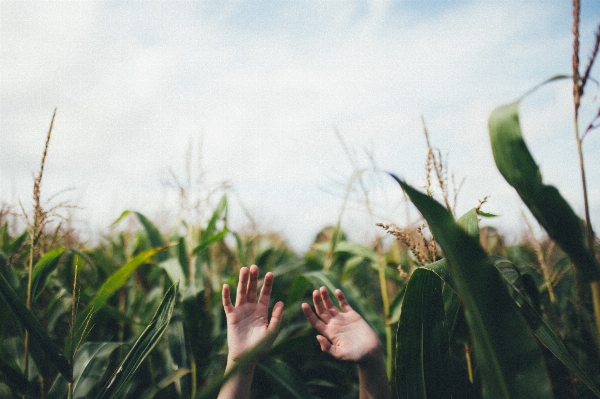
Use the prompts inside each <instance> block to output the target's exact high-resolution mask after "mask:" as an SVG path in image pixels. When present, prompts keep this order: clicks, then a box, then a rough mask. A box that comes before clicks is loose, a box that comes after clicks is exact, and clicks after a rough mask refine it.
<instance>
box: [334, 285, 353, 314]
mask: <svg viewBox="0 0 600 399" xmlns="http://www.w3.org/2000/svg"><path fill="white" fill-rule="evenodd" d="M335 297H336V298H337V300H338V302H339V303H340V308H342V310H343V311H344V312H349V311H351V310H352V306H350V304H349V303H348V300H347V299H346V296H345V295H344V293H343V292H342V290H339V289H338V290H335Z"/></svg>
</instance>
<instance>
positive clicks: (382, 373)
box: [358, 350, 391, 399]
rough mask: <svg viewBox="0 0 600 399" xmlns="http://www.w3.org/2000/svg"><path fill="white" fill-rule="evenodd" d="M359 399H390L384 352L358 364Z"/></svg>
mask: <svg viewBox="0 0 600 399" xmlns="http://www.w3.org/2000/svg"><path fill="white" fill-rule="evenodd" d="M358 382H359V384H360V388H359V392H360V394H359V399H390V398H391V392H390V384H389V382H388V378H387V371H386V368H385V361H384V358H383V351H381V350H380V351H377V353H374V354H372V355H371V356H369V359H368V360H365V361H364V362H362V363H359V364H358Z"/></svg>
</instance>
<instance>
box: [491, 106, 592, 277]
mask: <svg viewBox="0 0 600 399" xmlns="http://www.w3.org/2000/svg"><path fill="white" fill-rule="evenodd" d="M519 103H520V100H519V101H515V102H513V103H511V104H507V105H504V106H501V107H498V108H496V109H495V110H494V111H493V112H492V114H491V115H490V118H489V122H488V124H489V131H490V140H491V143H492V152H493V154H494V160H495V162H496V166H497V167H498V170H499V171H500V173H501V174H502V176H504V178H505V179H506V181H507V182H508V184H510V185H511V186H513V187H514V188H515V190H516V191H517V193H518V194H519V196H520V197H521V199H522V200H523V202H524V203H525V205H527V207H528V208H529V210H530V211H531V213H532V214H533V216H534V217H535V218H536V219H537V221H538V222H539V223H540V225H542V226H543V227H544V229H545V230H546V232H547V233H548V235H549V236H550V237H551V238H552V239H553V240H554V241H556V243H557V244H558V245H560V247H561V248H562V249H563V251H565V252H566V253H567V254H568V255H569V257H570V258H571V260H572V261H573V263H575V266H577V268H579V270H580V271H581V273H582V274H583V276H584V278H585V279H586V280H587V281H598V280H600V263H598V261H597V260H596V258H595V257H594V255H593V254H592V252H591V251H590V250H588V248H587V247H586V245H585V243H584V235H583V227H582V223H581V221H580V219H579V217H577V215H576V214H575V212H574V211H573V209H572V208H571V207H570V206H569V204H568V203H567V201H565V199H564V198H563V197H562V196H561V195H560V193H559V192H558V190H557V189H556V188H555V187H553V186H549V185H545V184H543V183H542V176H541V174H540V170H539V168H538V166H537V164H536V163H535V161H534V160H533V157H532V156H531V154H530V152H529V150H528V149H527V146H526V144H525V141H524V140H523V135H522V133H521V126H520V123H519Z"/></svg>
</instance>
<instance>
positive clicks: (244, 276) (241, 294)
mask: <svg viewBox="0 0 600 399" xmlns="http://www.w3.org/2000/svg"><path fill="white" fill-rule="evenodd" d="M248 274H249V272H248V268H247V267H242V268H241V269H240V281H238V286H237V294H236V297H235V306H240V305H241V304H242V303H245V302H246V301H247V299H246V292H247V291H246V290H247V288H248Z"/></svg>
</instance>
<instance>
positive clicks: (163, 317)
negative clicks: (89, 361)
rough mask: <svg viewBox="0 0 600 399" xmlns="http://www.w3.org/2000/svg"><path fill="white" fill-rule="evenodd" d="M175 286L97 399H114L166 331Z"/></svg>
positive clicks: (172, 304) (175, 298) (175, 292)
mask: <svg viewBox="0 0 600 399" xmlns="http://www.w3.org/2000/svg"><path fill="white" fill-rule="evenodd" d="M177 291H178V289H177V286H176V285H173V286H171V288H169V290H168V291H167V293H166V294H165V297H164V299H163V301H162V302H161V304H160V306H159V307H158V310H157V311H156V314H155V315H154V318H153V319H152V321H150V324H148V326H147V327H146V329H145V330H144V331H143V332H142V333H141V334H140V336H139V337H138V339H137V340H136V342H135V344H134V345H133V347H132V348H131V349H130V350H129V352H128V353H127V355H125V358H124V359H123V361H122V362H121V364H119V366H118V367H117V368H116V370H115V371H114V372H113V374H112V376H111V378H110V380H109V381H108V383H107V384H106V386H105V387H104V388H103V389H102V390H101V391H100V393H99V394H98V396H97V399H106V398H115V397H118V394H119V392H121V390H122V389H123V388H124V387H125V386H126V384H127V383H128V382H129V380H130V379H131V377H133V374H134V373H135V371H136V370H137V369H138V367H140V365H141V364H142V362H143V361H144V359H145V358H146V357H147V356H148V355H149V354H150V352H151V351H152V349H154V347H155V346H156V344H157V343H158V341H159V340H160V339H161V337H162V336H163V334H164V332H165V331H166V330H167V327H168V325H169V321H170V320H171V316H172V314H173V308H174V307H175V302H176V301H177Z"/></svg>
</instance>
